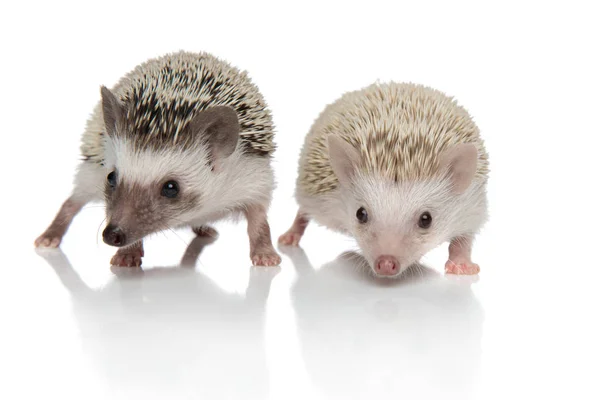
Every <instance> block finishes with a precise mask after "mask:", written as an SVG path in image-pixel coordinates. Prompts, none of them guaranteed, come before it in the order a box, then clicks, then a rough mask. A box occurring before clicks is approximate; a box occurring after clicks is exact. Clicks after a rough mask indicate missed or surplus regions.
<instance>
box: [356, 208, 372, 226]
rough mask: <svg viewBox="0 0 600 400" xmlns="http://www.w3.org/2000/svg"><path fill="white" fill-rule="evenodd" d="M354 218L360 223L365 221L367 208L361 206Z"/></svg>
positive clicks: (366, 219) (367, 217)
mask: <svg viewBox="0 0 600 400" xmlns="http://www.w3.org/2000/svg"><path fill="white" fill-rule="evenodd" d="M356 219H358V222H360V223H361V224H365V223H367V221H368V220H369V214H368V213H367V210H365V208H364V207H361V208H359V209H358V210H357V211H356Z"/></svg>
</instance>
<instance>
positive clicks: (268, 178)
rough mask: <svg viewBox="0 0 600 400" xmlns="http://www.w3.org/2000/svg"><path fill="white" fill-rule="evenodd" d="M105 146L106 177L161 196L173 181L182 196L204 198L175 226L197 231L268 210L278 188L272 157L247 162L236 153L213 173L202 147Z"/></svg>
mask: <svg viewBox="0 0 600 400" xmlns="http://www.w3.org/2000/svg"><path fill="white" fill-rule="evenodd" d="M107 142H108V143H107V146H106V153H105V154H106V164H105V165H106V169H105V173H106V174H108V173H109V172H110V171H112V170H114V169H116V171H117V176H118V179H125V180H126V182H127V183H128V184H134V183H137V184H140V185H143V186H150V185H156V186H157V190H160V187H161V186H162V184H163V183H164V182H166V181H169V180H175V181H177V182H178V184H179V188H180V191H181V195H184V194H185V192H186V191H191V192H194V193H195V194H197V195H199V196H200V205H199V207H198V209H195V210H193V211H190V212H188V213H185V214H184V215H179V216H177V221H178V223H176V224H174V225H194V226H199V225H201V224H204V223H207V222H210V221H215V220H217V219H220V218H223V217H225V216H227V215H228V214H230V213H232V212H236V211H240V210H243V209H244V208H246V207H247V206H249V205H262V206H264V207H265V208H268V207H269V203H270V200H271V194H272V192H273V189H274V186H275V183H274V174H273V170H272V168H271V166H270V159H269V158H268V157H259V156H254V155H252V156H247V155H244V154H243V152H242V150H240V148H239V147H238V148H237V149H236V150H235V151H234V152H233V153H232V154H231V155H230V156H229V157H227V158H225V159H222V160H217V163H216V168H215V170H212V168H211V166H210V165H209V163H208V151H207V149H206V148H204V147H202V146H199V147H198V148H196V149H193V150H188V151H183V150H173V149H163V150H161V151H160V152H154V151H151V150H144V151H141V152H140V151H138V152H136V151H134V150H133V148H132V146H131V145H130V144H129V143H128V142H127V141H126V140H119V141H113V140H108V141H107ZM104 176H106V175H104ZM103 179H105V178H103ZM102 184H104V183H103V182H102Z"/></svg>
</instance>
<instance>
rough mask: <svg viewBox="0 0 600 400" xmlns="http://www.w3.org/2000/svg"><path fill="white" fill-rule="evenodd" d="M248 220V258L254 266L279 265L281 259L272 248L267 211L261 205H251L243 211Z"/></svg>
mask: <svg viewBox="0 0 600 400" xmlns="http://www.w3.org/2000/svg"><path fill="white" fill-rule="evenodd" d="M245 214H246V218H247V219H248V237H249V239H250V258H251V259H252V264H253V265H255V266H264V267H274V266H277V265H279V264H280V263H281V257H279V254H277V252H276V251H275V248H273V243H272V242H271V228H269V223H268V222H267V211H266V209H265V207H263V206H262V205H252V206H249V207H248V208H247V209H246V210H245Z"/></svg>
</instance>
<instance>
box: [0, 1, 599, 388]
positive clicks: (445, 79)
mask: <svg viewBox="0 0 600 400" xmlns="http://www.w3.org/2000/svg"><path fill="white" fill-rule="evenodd" d="M594 3H595V2H592V1H590V2H578V1H569V2H566V1H565V2H562V3H558V2H550V1H544V2H524V1H518V2H512V1H503V2H494V3H491V2H472V3H467V2H429V1H413V2H397V1H395V2H389V3H380V2H377V1H368V2H360V3H358V4H351V2H341V3H337V4H334V3H333V2H331V3H330V2H325V1H320V2H310V1H302V2H298V3H297V4H294V5H293V4H290V3H288V2H274V3H272V4H263V3H260V4H259V3H257V2H250V1H248V2H239V4H236V3H235V2H233V1H231V2H218V1H214V2H206V3H205V2H201V1H196V2H189V3H182V2H177V1H169V2H151V1H146V2H140V3H137V4H133V3H129V2H122V1H119V2H112V1H102V2H94V3H92V2H73V3H66V2H57V1H54V2H11V3H7V2H3V3H2V5H1V6H0V37H1V39H0V40H1V46H2V53H1V57H2V60H1V62H0V79H1V92H0V102H1V107H0V117H1V125H0V126H1V128H0V129H1V134H2V141H1V143H2V144H1V145H0V152H1V157H0V162H1V167H2V168H1V171H2V173H3V174H4V175H3V176H4V179H3V185H2V188H3V189H2V207H1V211H0V213H1V217H2V218H1V221H2V229H1V230H0V235H1V241H0V243H1V249H2V256H3V257H2V261H1V270H0V273H1V276H0V307H1V308H0V311H1V313H0V316H1V320H2V327H1V328H0V398H3V399H21V398H53V397H57V398H64V399H79V398H88V399H96V398H106V399H131V398H143V399H152V398H161V399H166V398H173V399H180V398H182V399H186V398H206V399H220V398H232V399H251V398H269V399H318V398H322V399H335V398H344V399H350V398H365V399H370V398H381V399H387V398H394V399H397V398H459V399H468V398H469V399H470V398H473V399H475V398H477V399H494V398H498V399H504V398H543V397H557V398H574V399H586V398H599V396H600V388H599V387H598V373H599V368H598V360H599V359H600V345H599V342H598V340H599V338H600V328H599V327H598V305H599V304H600V295H599V294H598V284H599V278H600V272H599V271H600V268H599V267H600V263H599V262H598V251H597V248H598V246H597V243H598V226H599V223H600V218H599V217H598V212H597V210H598V205H599V204H600V198H599V196H598V190H597V188H598V172H599V171H600V166H599V161H598V149H599V146H600V140H599V137H600V129H599V122H598V116H599V112H600V100H599V98H600V97H599V93H600V78H599V72H600V62H599V61H598V50H599V38H600V28H599V26H600V25H599V23H598V19H599V16H600V14H599V12H598V10H597V9H596V7H595V4H594ZM179 49H185V50H189V51H201V50H204V51H208V52H211V53H213V54H215V55H217V56H219V57H221V58H223V59H226V60H228V61H230V62H231V63H233V64H234V65H236V66H239V67H240V68H242V69H246V70H248V71H249V73H250V75H251V76H252V78H253V80H254V81H255V83H256V84H257V85H258V86H259V87H260V89H261V91H262V92H263V94H264V96H265V98H266V99H267V101H268V103H269V105H270V107H271V109H272V110H273V114H274V119H275V123H276V126H277V136H276V139H277V142H278V145H279V150H278V151H277V154H276V157H275V168H276V171H277V179H278V189H277V190H276V192H275V196H274V200H273V204H272V208H271V213H270V222H271V226H272V230H273V234H274V237H275V238H276V237H277V236H278V235H279V234H281V233H283V232H284V231H285V230H286V229H287V228H288V226H289V224H291V222H292V219H293V217H294V213H295V211H296V210H295V207H296V205H295V202H294V200H293V186H294V181H295V176H296V161H297V157H298V154H299V150H300V146H301V144H302V142H303V138H304V135H305V134H306V132H307V131H308V129H309V127H310V125H311V123H312V121H313V120H314V118H316V116H317V115H318V113H319V112H320V111H321V110H322V108H323V107H324V106H325V105H326V104H327V103H330V102H332V101H334V100H335V99H336V98H337V97H338V96H340V95H341V94H342V93H343V92H345V91H348V90H354V89H358V88H361V87H363V86H366V85H368V84H370V83H372V82H374V81H376V80H381V81H388V80H395V81H412V82H417V83H422V84H426V85H429V86H432V87H435V88H437V89H440V90H442V91H444V92H446V93H448V94H450V95H453V96H455V97H456V98H457V99H458V100H459V102H460V103H461V104H463V105H464V106H465V107H466V108H467V109H468V110H469V111H470V112H471V114H472V115H473V117H474V118H475V120H476V122H477V123H478V125H479V127H480V129H481V132H482V136H483V138H484V140H485V142H486V145H487V148H488V150H489V153H490V159H491V168H492V174H491V179H490V185H489V199H490V216H491V219H490V222H489V223H488V224H487V226H486V228H485V230H484V231H483V232H482V233H481V235H480V237H479V239H478V241H477V243H476V247H475V250H474V261H476V262H478V263H479V264H480V266H481V268H482V271H481V273H480V276H479V279H473V278H468V277H458V278H456V277H454V278H453V277H444V276H443V274H442V271H443V264H444V261H445V260H446V248H445V246H442V247H440V248H439V249H437V250H436V251H434V252H432V253H431V254H429V255H428V256H427V257H426V258H425V259H424V262H425V263H426V264H427V265H428V266H429V267H430V268H431V269H432V270H433V271H430V273H429V274H430V275H431V274H433V276H431V277H429V278H416V279H414V280H413V281H407V280H405V281H403V282H394V283H389V282H387V283H382V282H378V281H376V280H373V279H370V278H368V277H367V276H366V275H365V274H364V273H362V272H361V271H360V270H358V269H357V267H356V265H353V263H352V262H351V261H345V260H340V259H339V258H338V256H339V255H340V254H341V253H343V252H344V251H345V250H352V249H355V248H356V246H355V243H354V242H353V241H352V240H351V239H349V238H344V237H341V236H338V235H336V234H333V233H331V232H328V231H327V230H325V229H324V228H320V227H315V226H310V227H309V229H308V230H307V234H306V236H305V238H304V240H303V249H304V251H305V253H303V252H302V251H301V250H297V251H292V252H291V253H289V254H288V255H283V259H284V261H283V263H282V265H281V268H280V269H279V268H278V269H271V270H264V269H252V268H250V265H249V264H250V262H249V258H248V244H247V237H246V233H245V224H244V223H240V224H237V225H235V224H221V225H219V226H218V228H219V231H220V233H221V237H220V238H219V239H218V240H217V242H216V243H214V244H213V245H211V246H208V247H207V248H206V249H205V250H204V252H203V253H202V254H201V256H200V259H199V261H198V263H197V264H196V268H195V269H194V270H191V269H189V268H188V269H183V268H175V267H174V266H176V265H177V264H178V263H179V260H180V259H181V257H182V255H183V253H184V251H185V248H186V244H187V243H189V242H190V241H191V239H192V238H193V235H192V233H191V232H189V231H180V232H178V233H177V235H174V234H172V233H167V234H166V235H157V236H155V237H152V238H151V239H150V240H149V241H148V242H147V245H146V254H147V255H146V257H145V259H144V267H145V272H144V273H141V272H138V273H130V274H124V273H123V271H121V272H119V271H118V270H117V271H115V270H113V271H111V269H110V268H109V265H108V264H109V260H110V256H111V254H112V252H113V249H111V248H109V247H108V246H106V245H104V244H103V243H102V241H101V239H100V237H99V235H98V232H99V229H101V225H100V224H101V222H102V219H103V209H102V208H100V207H95V206H89V207H87V208H86V209H84V210H83V211H82V213H81V214H80V215H79V216H78V218H77V219H76V220H75V221H74V223H73V225H72V227H71V229H70V230H69V232H68V234H67V236H66V237H65V240H64V242H63V245H62V251H63V252H64V253H61V252H60V251H49V252H41V253H39V254H38V253H36V252H35V251H34V249H33V245H32V243H33V240H34V239H35V237H37V235H38V234H40V233H41V232H42V231H43V230H44V229H45V228H46V226H47V225H48V224H49V223H50V221H51V219H52V218H53V217H54V214H55V212H56V211H57V210H58V208H59V206H60V204H61V202H62V201H63V200H64V199H65V198H66V197H67V196H68V194H69V191H70V190H71V179H72V176H73V171H74V168H75V166H76V164H77V162H78V157H79V154H78V146H79V135H80V134H81V132H82V130H83V127H84V123H85V120H86V118H87V116H88V115H89V113H90V112H91V110H92V108H93V106H94V105H95V103H96V102H97V101H98V100H99V87H100V85H101V84H105V85H109V86H110V85H112V84H114V83H115V82H116V81H117V79H118V78H119V77H120V76H121V75H123V74H124V73H125V72H127V71H128V70H130V69H131V68H133V67H134V66H135V65H137V64H138V63H140V62H142V61H144V60H146V59H147V58H150V57H154V56H158V55H161V54H163V53H166V52H171V51H176V50H179ZM292 260H293V261H295V262H292ZM153 267H156V268H153ZM160 267H172V268H160ZM130 272H131V271H130ZM115 273H116V274H115ZM248 282H250V284H248ZM269 282H271V288H270V292H269V291H268V284H269ZM267 296H268V297H267Z"/></svg>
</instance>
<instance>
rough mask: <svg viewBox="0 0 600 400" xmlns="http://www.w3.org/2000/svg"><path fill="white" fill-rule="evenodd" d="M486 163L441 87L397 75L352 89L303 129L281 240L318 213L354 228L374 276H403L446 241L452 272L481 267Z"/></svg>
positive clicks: (468, 124)
mask: <svg viewBox="0 0 600 400" xmlns="http://www.w3.org/2000/svg"><path fill="white" fill-rule="evenodd" d="M488 164H489V163H488V154H487V152H486V150H485V147H484V143H483V141H482V139H481V137H480V134H479V129H478V128H477V126H476V125H475V123H474V122H473V120H472V118H471V117H470V115H469V113H468V112H467V111H466V110H465V109H464V108H463V107H461V106H459V105H458V104H457V102H456V100H454V99H453V98H451V97H448V96H446V95H445V94H443V93H442V92H440V91H438V90H435V89H432V88H429V87H425V86H422V85H417V84H412V83H394V82H391V83H386V84H380V83H376V84H373V85H371V86H368V87H366V88H363V89H362V90H358V91H353V92H348V93H346V94H344V95H343V96H342V97H341V98H339V99H338V100H337V101H335V102H334V103H332V104H330V105H328V106H327V107H326V108H325V109H324V111H323V112H322V113H321V115H320V116H319V117H318V118H317V120H316V121H315V122H314V124H313V126H312V127H311V129H310V131H309V133H308V135H307V136H306V139H305V143H304V146H303V148H302V151H301V155H300V161H299V173H298V179H297V182H296V200H297V202H298V204H299V209H298V213H297V215H296V218H295V220H294V223H293V224H292V227H291V228H290V229H289V230H288V231H287V232H286V233H285V234H283V235H282V236H281V237H280V238H279V243H280V244H282V245H291V246H298V244H299V242H300V239H301V237H302V235H303V234H304V232H305V229H306V227H307V225H308V224H309V221H310V220H311V219H312V220H314V221H315V222H317V223H318V224H321V225H324V226H326V227H328V228H330V229H332V230H335V231H338V232H341V233H344V234H346V235H349V236H352V237H354V238H355V239H356V242H357V244H358V246H359V247H360V249H361V250H362V253H363V256H364V258H365V259H366V260H367V261H368V263H369V266H370V267H371V271H372V272H373V273H374V274H375V275H376V276H382V277H398V276H400V275H401V274H402V273H403V272H404V271H405V270H406V269H407V268H409V267H410V266H411V265H414V264H415V263H417V262H418V261H419V260H420V259H421V258H422V257H423V256H424V255H425V254H426V253H427V252H428V251H430V250H431V249H433V248H435V247H437V246H439V245H440V244H442V243H444V242H450V245H449V259H448V261H447V262H446V265H445V270H446V272H447V273H453V274H477V273H478V272H479V266H478V265H477V264H475V263H473V262H472V261H471V249H472V246H473V240H474V238H475V235H476V234H477V233H478V232H479V230H480V229H481V227H482V226H483V224H484V223H485V221H486V220H487V199H486V186H487V179H488V173H489V166H488Z"/></svg>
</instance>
